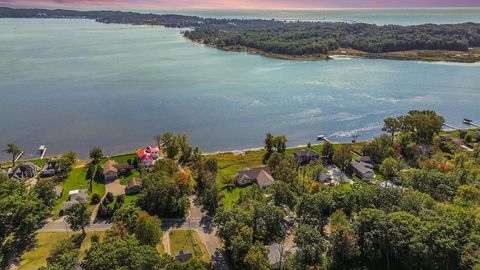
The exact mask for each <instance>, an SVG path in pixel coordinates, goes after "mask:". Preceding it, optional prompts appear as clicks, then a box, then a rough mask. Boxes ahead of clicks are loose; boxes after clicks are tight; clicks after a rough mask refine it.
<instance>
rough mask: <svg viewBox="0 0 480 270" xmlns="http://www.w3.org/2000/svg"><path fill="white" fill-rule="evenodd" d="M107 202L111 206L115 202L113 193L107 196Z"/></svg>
mask: <svg viewBox="0 0 480 270" xmlns="http://www.w3.org/2000/svg"><path fill="white" fill-rule="evenodd" d="M105 200H106V201H107V202H108V203H109V204H110V203H111V202H113V194H112V193H111V192H108V193H107V195H106V196H105Z"/></svg>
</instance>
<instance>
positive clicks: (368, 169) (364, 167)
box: [350, 159, 375, 179]
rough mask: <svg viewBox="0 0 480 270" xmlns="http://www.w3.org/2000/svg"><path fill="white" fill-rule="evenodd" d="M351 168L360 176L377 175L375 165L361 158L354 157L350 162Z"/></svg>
mask: <svg viewBox="0 0 480 270" xmlns="http://www.w3.org/2000/svg"><path fill="white" fill-rule="evenodd" d="M350 169H351V170H352V172H353V173H354V174H355V175H356V176H358V177H359V178H361V179H363V178H368V177H371V178H373V177H375V172H374V171H373V165H372V164H369V163H366V162H363V161H361V160H359V159H354V160H352V161H351V162H350Z"/></svg>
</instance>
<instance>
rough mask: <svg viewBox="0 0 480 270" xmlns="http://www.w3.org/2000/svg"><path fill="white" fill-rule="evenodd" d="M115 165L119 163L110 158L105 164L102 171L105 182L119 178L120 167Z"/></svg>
mask: <svg viewBox="0 0 480 270" xmlns="http://www.w3.org/2000/svg"><path fill="white" fill-rule="evenodd" d="M115 165H118V163H117V162H115V161H113V160H108V161H107V162H105V164H103V166H102V171H103V177H104V179H105V182H108V181H113V180H115V179H117V178H118V169H117V167H116V166H115Z"/></svg>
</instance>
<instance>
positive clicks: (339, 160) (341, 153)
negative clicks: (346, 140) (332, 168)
mask: <svg viewBox="0 0 480 270" xmlns="http://www.w3.org/2000/svg"><path fill="white" fill-rule="evenodd" d="M332 161H333V163H335V165H337V166H338V167H339V168H340V169H341V170H345V169H346V168H347V166H348V165H349V164H350V162H351V161H352V149H351V148H350V146H348V145H342V146H341V147H340V148H339V149H337V150H335V153H334V154H333V157H332Z"/></svg>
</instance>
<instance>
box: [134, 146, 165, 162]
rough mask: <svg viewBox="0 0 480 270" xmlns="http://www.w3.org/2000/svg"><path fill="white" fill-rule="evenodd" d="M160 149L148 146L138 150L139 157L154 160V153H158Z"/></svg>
mask: <svg viewBox="0 0 480 270" xmlns="http://www.w3.org/2000/svg"><path fill="white" fill-rule="evenodd" d="M159 151H160V150H159V149H158V147H151V146H147V147H145V148H142V149H140V150H138V151H137V157H138V158H139V159H148V160H153V157H152V154H158V152H159Z"/></svg>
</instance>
